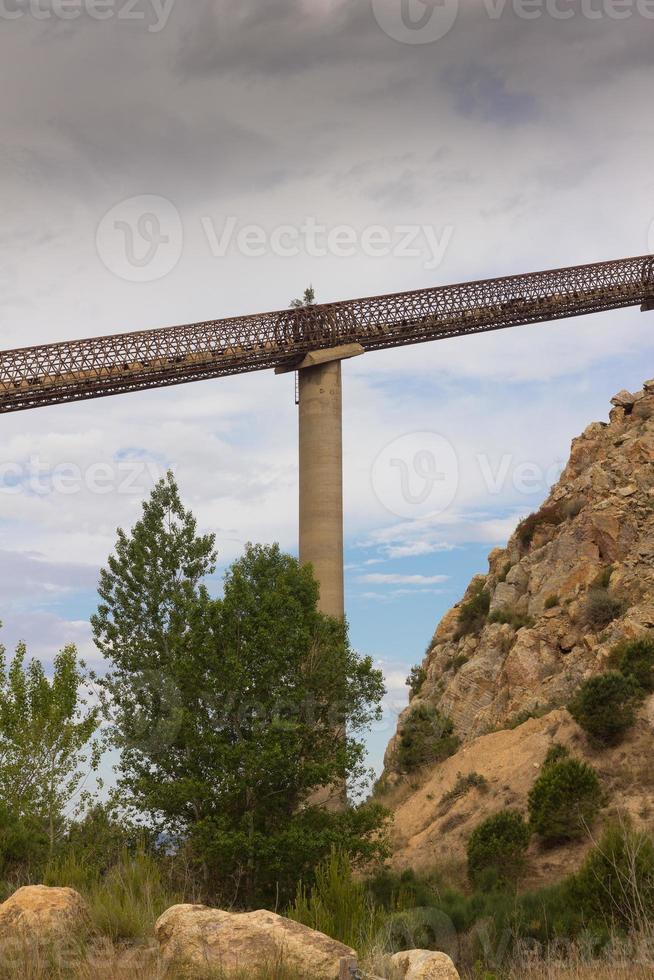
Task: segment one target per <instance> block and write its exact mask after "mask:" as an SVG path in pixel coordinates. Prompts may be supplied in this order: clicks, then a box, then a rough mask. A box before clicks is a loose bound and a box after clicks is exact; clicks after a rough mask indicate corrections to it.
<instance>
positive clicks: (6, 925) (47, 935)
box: [0, 885, 90, 944]
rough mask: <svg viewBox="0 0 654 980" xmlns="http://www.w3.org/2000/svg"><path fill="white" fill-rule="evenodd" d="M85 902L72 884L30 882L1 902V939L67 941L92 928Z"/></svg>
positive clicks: (45, 941)
mask: <svg viewBox="0 0 654 980" xmlns="http://www.w3.org/2000/svg"><path fill="white" fill-rule="evenodd" d="M89 922H90V917H89V910H88V906H87V905H86V902H85V901H84V899H83V898H82V896H81V895H80V894H78V892H76V891H74V890H73V889H72V888H46V886H45V885H30V886H28V887H25V888H19V889H18V891H17V892H14V894H13V895H12V896H11V898H8V899H7V901H6V902H4V903H3V904H2V905H0V942H1V943H3V944H6V943H8V942H9V943H11V942H15V943H24V942H25V941H28V942H30V943H35V944H40V943H51V942H53V941H59V942H66V941H70V940H74V939H76V938H77V937H79V936H80V935H83V934H84V933H85V932H86V931H87V930H88V928H89Z"/></svg>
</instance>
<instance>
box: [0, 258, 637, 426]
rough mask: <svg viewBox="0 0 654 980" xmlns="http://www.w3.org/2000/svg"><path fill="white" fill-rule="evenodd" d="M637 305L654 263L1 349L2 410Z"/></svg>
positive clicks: (602, 265) (626, 262) (601, 266)
mask: <svg viewBox="0 0 654 980" xmlns="http://www.w3.org/2000/svg"><path fill="white" fill-rule="evenodd" d="M631 306H640V307H641V309H642V310H654V256H640V257H638V258H631V259H619V260H617V261H614V262H599V263H596V264H594V265H582V266H574V267H570V268H565V269H554V270H550V271H547V272H535V273H529V274H527V275H519V276H507V277H503V278H499V279H485V280H480V281H478V282H468V283H461V284H458V285H452V286H440V287H436V288H432V289H420V290H416V291H413V292H405V293H394V294H390V295H386V296H375V297H370V298H368V299H358V300H347V301H344V302H339V303H329V304H323V305H318V306H310V307H302V308H300V309H292V310H281V311H277V312H273V313H260V314H255V315H252V316H243V317H233V318H229V319H225V320H208V321H205V322H204V323H192V324H188V325H186V326H178V327H167V328H163V329H158V330H144V331H139V332H136V333H124V334H116V335H113V336H108V337H96V338H92V339H89V340H74V341H70V342H67V343H57V344H45V345H42V346H38V347H27V348H22V349H18V350H9V351H4V352H0V413H6V412H19V411H23V410H25V409H31V408H38V407H40V406H44V405H54V404H59V403H61V402H75V401H83V400H85V399H89V398H102V397H105V396H108V395H119V394H122V393H125V392H128V391H139V390H142V389H146V388H163V387H166V386H168V385H178V384H185V383H187V382H190V381H200V380H204V379H208V378H219V377H225V376H227V375H233V374H244V373H246V372H250V371H262V370H265V369H267V368H280V369H284V368H286V369H289V370H290V369H292V368H293V366H294V365H295V364H299V363H300V362H301V361H302V360H303V358H304V357H305V356H306V355H307V354H308V353H310V352H314V351H320V350H329V349H333V348H335V347H339V346H342V345H346V344H359V345H361V347H362V348H363V349H364V350H365V351H373V350H384V349H386V348H390V347H403V346H405V345H408V344H419V343H423V342H425V341H431V340H444V339H446V338H449V337H461V336H467V335H469V334H479V333H486V332H487V331H490V330H502V329H504V328H507V327H517V326H520V325H522V324H528V323H542V322H546V321H550V320H561V319H565V318H567V317H575V316H584V315H586V314H589V313H598V312H601V311H604V310H616V309H621V308H625V307H631Z"/></svg>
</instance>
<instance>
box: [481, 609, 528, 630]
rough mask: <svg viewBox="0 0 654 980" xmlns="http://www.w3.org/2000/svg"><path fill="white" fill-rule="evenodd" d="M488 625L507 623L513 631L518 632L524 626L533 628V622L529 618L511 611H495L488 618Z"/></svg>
mask: <svg viewBox="0 0 654 980" xmlns="http://www.w3.org/2000/svg"><path fill="white" fill-rule="evenodd" d="M488 622H489V623H508V625H509V626H512V627H513V629H514V630H520V629H522V628H523V627H525V626H533V625H534V621H533V619H532V618H531V616H527V615H526V614H525V613H518V612H515V611H514V610H513V609H496V610H495V612H492V613H491V614H490V616H489V617H488Z"/></svg>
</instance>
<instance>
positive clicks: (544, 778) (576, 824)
mask: <svg viewBox="0 0 654 980" xmlns="http://www.w3.org/2000/svg"><path fill="white" fill-rule="evenodd" d="M559 748H560V747H559ZM550 751H551V750H550ZM553 756H554V753H553V755H552V758H551V759H550V761H549V763H548V761H547V759H546V765H545V767H544V768H543V771H542V773H541V774H540V776H539V777H538V779H537V780H536V782H535V783H534V785H533V787H532V788H531V790H530V792H529V823H530V826H531V828H532V830H533V831H535V833H537V834H539V835H540V836H541V837H542V839H543V840H544V841H545V842H546V843H548V844H550V843H554V842H555V841H563V840H575V839H576V838H579V837H583V836H584V834H585V833H586V831H587V829H588V828H589V827H590V826H591V824H592V823H593V821H594V820H595V817H596V816H597V813H598V811H599V809H600V806H601V804H602V788H601V785H600V781H599V779H598V777H597V773H596V772H595V770H594V769H592V768H591V767H590V766H587V765H586V764H585V763H584V762H581V761H580V760H579V759H561V760H560V761H558V762H555V761H552V759H553Z"/></svg>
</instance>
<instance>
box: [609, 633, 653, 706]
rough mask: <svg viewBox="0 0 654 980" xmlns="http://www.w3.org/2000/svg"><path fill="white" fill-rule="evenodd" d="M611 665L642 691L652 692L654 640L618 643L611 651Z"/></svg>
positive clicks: (645, 638) (643, 639) (648, 637)
mask: <svg viewBox="0 0 654 980" xmlns="http://www.w3.org/2000/svg"><path fill="white" fill-rule="evenodd" d="M611 663H612V664H613V665H614V666H615V668H616V670H619V671H620V673H621V674H624V675H625V677H631V678H632V679H633V680H634V681H635V682H636V684H638V686H639V687H640V688H642V689H643V691H646V692H647V693H648V694H651V693H652V692H653V691H654V638H652V637H650V636H644V637H641V638H640V639H638V640H630V641H625V642H623V643H618V645H617V646H615V647H614V648H613V650H612V651H611Z"/></svg>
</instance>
